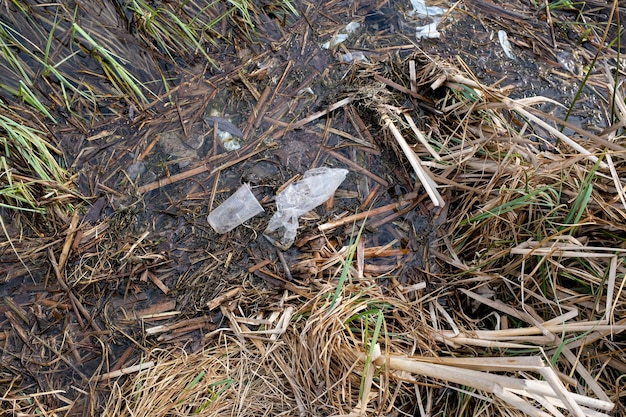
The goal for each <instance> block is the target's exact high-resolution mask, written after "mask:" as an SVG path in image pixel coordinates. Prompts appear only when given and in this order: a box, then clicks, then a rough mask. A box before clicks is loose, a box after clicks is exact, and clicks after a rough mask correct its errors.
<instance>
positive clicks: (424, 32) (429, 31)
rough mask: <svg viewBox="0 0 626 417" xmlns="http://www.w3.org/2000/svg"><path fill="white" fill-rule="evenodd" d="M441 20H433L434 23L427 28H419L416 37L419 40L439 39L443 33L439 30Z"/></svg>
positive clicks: (426, 26) (416, 30)
mask: <svg viewBox="0 0 626 417" xmlns="http://www.w3.org/2000/svg"><path fill="white" fill-rule="evenodd" d="M439 22H440V19H436V18H435V19H433V21H432V23H429V24H427V25H425V26H418V27H417V29H415V37H416V38H417V39H439V37H440V36H441V33H439V31H438V30H437V25H438V24H439Z"/></svg>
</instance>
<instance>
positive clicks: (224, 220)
mask: <svg viewBox="0 0 626 417" xmlns="http://www.w3.org/2000/svg"><path fill="white" fill-rule="evenodd" d="M264 211H265V210H263V207H261V204H259V201H258V200H257V199H256V197H255V196H254V194H252V190H250V186H249V185H248V184H244V185H242V186H241V187H239V189H238V190H237V191H235V193H234V194H233V195H231V196H230V197H228V199H227V200H226V201H224V202H223V203H222V204H221V205H220V206H219V207H218V208H216V209H215V210H213V211H212V212H211V214H209V217H208V221H209V224H210V225H211V227H212V228H213V229H215V231H216V232H217V233H226V232H229V231H231V230H233V229H234V228H235V227H237V226H239V225H240V224H242V223H243V222H245V221H246V220H249V219H251V218H253V217H254V216H256V215H257V214H259V213H262V212H264Z"/></svg>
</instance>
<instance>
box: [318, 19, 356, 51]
mask: <svg viewBox="0 0 626 417" xmlns="http://www.w3.org/2000/svg"><path fill="white" fill-rule="evenodd" d="M360 26H361V24H360V23H358V22H350V23H348V24H347V25H346V27H345V28H344V29H343V31H341V32H340V33H338V34H336V35H335V36H333V38H332V39H331V40H329V41H328V42H324V43H323V44H321V45H320V46H321V47H322V48H324V49H330V48H332V47H334V46H337V45H339V44H340V43H342V42H344V41H345V40H346V39H348V35H349V34H350V33H352V32H354V31H356V30H357V29H358V28H359V27H360Z"/></svg>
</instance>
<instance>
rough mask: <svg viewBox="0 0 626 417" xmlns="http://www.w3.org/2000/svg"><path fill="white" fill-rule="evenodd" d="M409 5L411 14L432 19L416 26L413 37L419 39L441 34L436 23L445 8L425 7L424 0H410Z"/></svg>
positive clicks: (431, 37)
mask: <svg viewBox="0 0 626 417" xmlns="http://www.w3.org/2000/svg"><path fill="white" fill-rule="evenodd" d="M411 5H412V6H413V13H412V14H413V15H415V16H417V17H420V18H429V19H430V20H432V22H431V23H429V24H427V25H424V26H418V27H417V28H416V29H415V37H416V38H417V39H418V40H420V39H439V37H440V36H441V34H440V33H439V31H438V30H437V25H439V23H440V22H441V18H439V17H438V16H441V15H442V14H444V13H445V9H442V8H441V7H426V3H424V0H411Z"/></svg>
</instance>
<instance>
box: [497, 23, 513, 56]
mask: <svg viewBox="0 0 626 417" xmlns="http://www.w3.org/2000/svg"><path fill="white" fill-rule="evenodd" d="M498 40H499V41H500V46H501V47H502V50H503V51H504V54H505V55H506V56H507V57H508V58H509V59H515V55H513V50H512V49H511V42H509V37H508V36H507V34H506V32H505V31H503V30H499V31H498Z"/></svg>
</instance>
